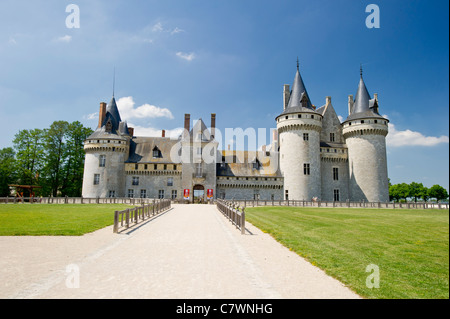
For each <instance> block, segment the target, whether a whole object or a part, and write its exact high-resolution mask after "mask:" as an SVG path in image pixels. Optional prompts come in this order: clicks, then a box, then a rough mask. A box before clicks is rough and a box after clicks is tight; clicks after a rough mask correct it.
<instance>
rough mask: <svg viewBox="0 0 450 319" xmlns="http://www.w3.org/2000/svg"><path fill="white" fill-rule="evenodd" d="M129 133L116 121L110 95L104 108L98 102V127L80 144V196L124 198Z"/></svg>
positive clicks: (123, 123) (114, 106)
mask: <svg viewBox="0 0 450 319" xmlns="http://www.w3.org/2000/svg"><path fill="white" fill-rule="evenodd" d="M132 131H133V130H132V129H131V128H128V125H127V123H126V122H123V121H122V119H121V118H120V114H119V110H118V108H117V103H116V100H115V98H114V94H113V97H112V99H111V102H110V103H109V104H108V106H106V103H104V102H102V103H100V112H99V124H98V127H97V129H96V130H95V131H94V133H93V134H92V135H91V136H89V137H88V138H87V139H86V141H85V144H84V151H85V153H86V157H85V162H84V177H83V197H90V198H92V197H100V198H104V197H124V196H125V161H126V160H127V159H128V156H129V150H130V140H131V137H132ZM130 133H131V134H130Z"/></svg>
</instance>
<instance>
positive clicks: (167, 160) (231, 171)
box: [83, 65, 389, 202]
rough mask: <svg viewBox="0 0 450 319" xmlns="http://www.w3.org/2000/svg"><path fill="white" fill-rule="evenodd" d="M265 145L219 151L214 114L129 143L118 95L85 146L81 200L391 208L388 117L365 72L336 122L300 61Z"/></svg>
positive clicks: (131, 134) (103, 109)
mask: <svg viewBox="0 0 450 319" xmlns="http://www.w3.org/2000/svg"><path fill="white" fill-rule="evenodd" d="M283 89H284V90H283V102H284V103H283V110H282V112H281V114H280V115H279V116H277V117H276V119H275V120H276V124H277V129H276V130H274V133H273V138H272V141H271V144H270V145H265V146H263V147H262V149H261V150H259V151H245V150H241V151H240V150H230V149H228V150H218V144H219V143H218V142H217V141H216V139H215V133H216V115H215V114H211V125H210V127H209V128H207V127H206V125H205V123H204V122H203V120H201V119H200V120H198V121H197V122H196V123H194V125H193V126H192V128H191V120H190V115H189V114H185V121H184V132H183V133H182V134H181V135H180V136H179V137H178V139H171V138H169V137H166V136H165V132H164V131H162V134H161V137H135V136H134V130H133V128H130V127H128V126H127V123H126V122H124V121H122V120H121V117H120V114H119V111H118V108H117V105H116V101H115V99H114V96H113V98H112V100H111V102H110V103H109V105H106V103H101V104H100V112H99V123H98V128H97V129H96V131H95V132H94V133H93V134H92V135H91V136H89V137H88V138H87V140H86V141H85V147H84V148H85V152H86V160H85V169H84V180H83V197H146V198H171V199H179V200H180V199H181V200H182V199H186V200H189V201H193V200H194V198H196V199H200V200H203V201H204V200H207V199H209V198H225V199H261V200H272V199H273V200H283V199H294V200H311V199H313V198H319V199H321V200H324V201H347V200H350V201H361V200H364V201H370V202H387V201H389V194H388V175H387V174H388V173H387V160H386V141H385V138H386V135H387V134H388V120H387V119H386V118H384V117H382V116H381V115H380V114H379V111H378V97H377V95H375V96H374V98H371V97H370V94H369V92H368V90H367V88H366V85H365V83H364V80H363V77H362V72H361V77H360V82H359V86H358V90H357V93H356V96H355V98H353V96H352V95H350V96H349V102H348V111H349V115H348V117H347V119H346V120H344V121H343V123H341V121H340V120H339V118H338V116H337V114H336V112H335V110H334V108H333V105H332V103H331V98H330V97H327V98H326V104H325V105H323V106H322V107H319V108H316V107H315V106H314V105H313V104H312V103H311V101H310V99H309V96H308V93H307V90H306V88H305V85H304V82H303V79H302V77H301V75H300V71H299V67H298V65H297V72H296V74H295V78H294V83H293V85H292V88H291V87H290V86H289V85H284V87H283Z"/></svg>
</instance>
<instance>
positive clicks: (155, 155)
mask: <svg viewBox="0 0 450 319" xmlns="http://www.w3.org/2000/svg"><path fill="white" fill-rule="evenodd" d="M159 157H162V156H161V151H160V150H159V148H158V147H156V146H155V147H154V148H153V158H159Z"/></svg>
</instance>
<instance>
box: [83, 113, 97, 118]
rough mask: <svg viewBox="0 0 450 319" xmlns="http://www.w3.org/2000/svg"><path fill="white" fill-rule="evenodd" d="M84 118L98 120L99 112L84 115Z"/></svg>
mask: <svg viewBox="0 0 450 319" xmlns="http://www.w3.org/2000/svg"><path fill="white" fill-rule="evenodd" d="M83 118H84V119H85V120H96V119H98V112H96V113H92V114H88V115H85V116H83Z"/></svg>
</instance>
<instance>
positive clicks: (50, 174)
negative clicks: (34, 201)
mask: <svg viewBox="0 0 450 319" xmlns="http://www.w3.org/2000/svg"><path fill="white" fill-rule="evenodd" d="M68 126H69V123H67V122H66V121H55V122H53V123H52V125H50V128H49V129H47V130H45V132H44V140H45V166H44V169H43V173H44V178H45V182H44V192H45V193H49V194H52V195H53V196H58V191H59V189H60V188H61V183H62V179H63V177H62V174H63V167H64V164H65V163H64V162H65V156H66V155H65V153H66V144H65V136H66V134H67V133H66V132H67V129H68Z"/></svg>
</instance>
